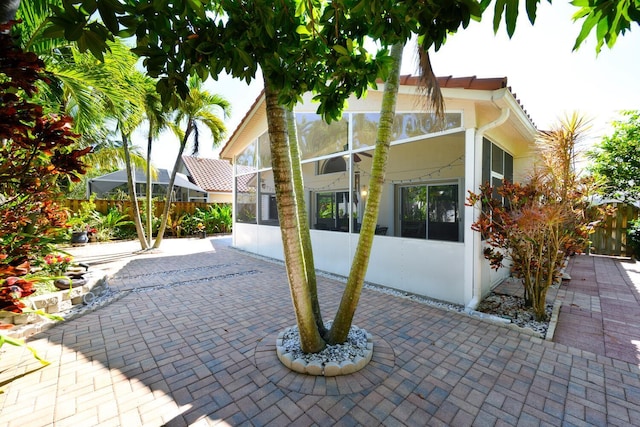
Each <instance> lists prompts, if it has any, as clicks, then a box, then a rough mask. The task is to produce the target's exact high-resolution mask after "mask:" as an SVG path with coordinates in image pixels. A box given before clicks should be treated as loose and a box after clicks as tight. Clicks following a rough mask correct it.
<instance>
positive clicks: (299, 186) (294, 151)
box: [285, 109, 327, 337]
mask: <svg viewBox="0 0 640 427" xmlns="http://www.w3.org/2000/svg"><path fill="white" fill-rule="evenodd" d="M285 117H286V120H287V129H288V135H289V153H290V155H291V174H292V179H293V191H294V193H295V198H296V206H297V211H298V216H297V217H296V219H297V222H298V229H299V230H300V242H301V244H302V252H303V257H304V268H305V272H306V276H307V286H308V287H309V294H310V297H311V305H312V307H313V315H314V317H315V319H316V326H317V327H318V332H319V333H320V335H321V336H322V337H324V336H325V335H326V333H327V329H326V328H325V326H324V321H323V319H322V314H321V312H320V303H319V301H318V286H317V280H316V267H315V263H314V261H313V248H312V245H311V234H310V233H309V217H308V216H307V206H306V203H305V199H304V178H303V174H302V164H301V162H300V150H299V146H298V131H297V129H296V119H295V115H294V114H293V111H292V110H291V109H286V110H285Z"/></svg>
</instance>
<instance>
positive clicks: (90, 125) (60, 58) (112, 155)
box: [16, 0, 145, 170]
mask: <svg viewBox="0 0 640 427" xmlns="http://www.w3.org/2000/svg"><path fill="white" fill-rule="evenodd" d="M53 6H62V0H31V1H28V2H25V1H23V2H21V3H20V7H19V8H18V11H17V14H16V18H17V19H20V20H22V22H21V23H20V24H19V25H18V30H19V31H18V35H19V39H20V43H21V47H22V48H23V49H24V50H25V51H30V52H33V53H35V54H36V55H38V57H39V58H41V59H42V60H43V61H44V62H45V64H46V66H47V71H49V73H50V79H51V82H50V84H49V85H47V86H44V87H42V88H41V96H42V98H43V100H44V101H45V102H46V104H47V105H48V109H49V110H50V111H51V112H53V113H61V112H62V113H65V114H67V115H69V116H71V117H73V118H74V131H75V132H77V133H79V134H81V138H80V144H82V145H83V146H89V145H92V146H93V147H94V148H93V151H92V153H90V154H88V155H87V156H85V161H86V162H87V163H89V164H90V165H92V166H93V167H94V168H104V169H105V170H113V169H115V168H118V167H121V166H122V165H123V164H124V163H125V155H124V151H123V149H122V147H121V146H119V145H118V144H113V143H110V142H108V137H109V130H110V128H111V129H113V127H114V126H115V123H116V122H117V120H114V118H113V110H114V108H116V106H118V105H122V104H123V103H126V102H127V101H128V100H131V99H134V98H137V97H138V90H137V89H136V88H133V87H131V86H129V85H127V84H126V81H125V79H126V78H127V75H129V74H130V73H131V72H132V70H135V64H136V61H137V57H136V56H135V55H133V54H132V53H131V52H130V50H129V47H127V46H126V45H124V43H122V42H121V41H116V42H113V43H110V45H109V47H110V52H109V53H108V54H106V55H105V56H104V61H99V60H97V59H96V58H95V57H94V56H93V55H91V54H90V53H80V51H79V49H78V48H77V46H76V45H75V43H73V42H69V41H67V40H66V39H65V38H63V37H62V34H60V35H59V37H50V34H48V33H47V30H48V28H49V21H48V18H49V16H51V15H52V14H53V11H52V7H53ZM118 148H119V149H118ZM102 150H105V151H104V152H102V153H101V152H100V151H102ZM130 155H131V160H132V161H133V162H134V163H135V164H136V165H138V166H142V165H144V164H145V160H144V158H143V157H142V156H140V154H139V153H138V152H135V151H134V152H131V153H130Z"/></svg>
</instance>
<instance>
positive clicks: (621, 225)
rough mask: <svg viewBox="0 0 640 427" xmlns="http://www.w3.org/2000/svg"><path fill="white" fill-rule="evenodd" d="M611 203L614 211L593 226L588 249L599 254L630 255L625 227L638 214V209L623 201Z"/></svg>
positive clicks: (631, 251)
mask: <svg viewBox="0 0 640 427" xmlns="http://www.w3.org/2000/svg"><path fill="white" fill-rule="evenodd" d="M611 205H612V206H614V207H615V213H614V214H613V215H606V216H605V218H604V219H603V220H602V222H601V223H600V224H599V225H598V226H597V227H596V228H595V232H594V233H593V234H592V235H591V236H590V240H591V248H590V251H591V253H595V254H599V255H613V256H632V255H633V249H632V247H631V245H629V244H628V242H627V239H628V236H627V228H628V227H629V222H630V221H632V220H634V219H637V218H638V217H639V216H640V209H638V208H637V207H635V206H633V205H627V204H623V203H611ZM593 209H594V210H595V209H596V208H593ZM639 255H640V254H636V256H639Z"/></svg>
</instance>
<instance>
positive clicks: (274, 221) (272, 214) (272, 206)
mask: <svg viewBox="0 0 640 427" xmlns="http://www.w3.org/2000/svg"><path fill="white" fill-rule="evenodd" d="M260 224H265V225H279V224H280V221H279V220H278V205H277V204H276V195H275V194H269V193H267V194H265V193H261V194H260Z"/></svg>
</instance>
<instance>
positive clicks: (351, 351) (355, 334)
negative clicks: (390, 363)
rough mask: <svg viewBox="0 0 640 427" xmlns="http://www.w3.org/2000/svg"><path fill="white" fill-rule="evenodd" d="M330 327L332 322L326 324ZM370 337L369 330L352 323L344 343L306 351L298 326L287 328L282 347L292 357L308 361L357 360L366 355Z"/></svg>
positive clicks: (338, 361)
mask: <svg viewBox="0 0 640 427" xmlns="http://www.w3.org/2000/svg"><path fill="white" fill-rule="evenodd" d="M325 327H326V328H327V329H328V328H330V327H331V324H330V323H327V324H325ZM369 339H370V336H368V334H367V331H365V330H364V329H360V328H359V327H357V326H355V325H351V329H350V330H349V334H348V335H347V341H346V342H344V343H343V344H335V345H328V346H327V347H326V348H325V349H324V350H322V351H321V352H319V353H304V352H303V351H302V349H301V348H300V332H299V331H298V327H297V326H292V327H290V328H287V329H286V330H285V332H284V335H283V337H282V347H283V348H284V351H285V352H286V353H289V354H291V358H292V359H293V360H295V359H302V360H304V361H305V362H307V363H310V362H314V361H317V362H321V363H323V364H324V363H328V362H337V363H340V362H343V361H346V360H351V361H355V359H356V357H365V356H366V355H367V342H368V340H369Z"/></svg>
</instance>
